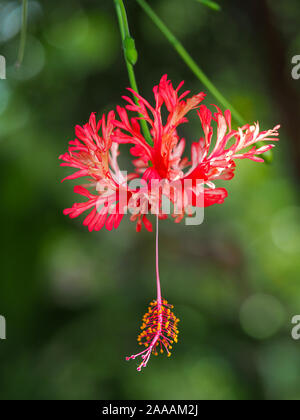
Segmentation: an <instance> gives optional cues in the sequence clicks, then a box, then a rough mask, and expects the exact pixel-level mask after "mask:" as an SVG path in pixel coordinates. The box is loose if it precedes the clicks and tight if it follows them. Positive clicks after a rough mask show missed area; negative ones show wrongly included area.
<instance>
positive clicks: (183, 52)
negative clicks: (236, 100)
mask: <svg viewBox="0 0 300 420" xmlns="http://www.w3.org/2000/svg"><path fill="white" fill-rule="evenodd" d="M136 1H137V2H138V3H139V5H140V6H141V7H142V9H143V10H144V11H145V12H146V14H147V15H148V16H149V17H150V19H151V20H152V21H153V22H154V23H155V25H156V26H157V27H158V28H159V29H160V31H161V32H162V33H163V35H164V36H165V37H166V38H167V40H168V41H169V42H170V43H171V44H172V45H173V47H174V48H175V50H176V51H177V52H178V54H179V55H180V57H181V58H182V59H183V61H184V62H185V63H186V65H187V66H188V67H189V68H190V69H191V70H192V72H193V73H194V74H195V75H196V77H197V78H198V79H199V80H200V82H202V83H203V85H204V86H206V87H207V89H208V90H209V91H210V93H211V94H212V95H213V96H214V97H215V98H216V99H217V100H218V101H219V102H220V103H221V104H222V105H223V106H224V107H225V108H229V109H230V110H231V112H232V116H233V117H234V119H235V120H236V121H237V123H238V124H240V125H244V120H243V118H242V117H241V115H240V114H239V113H238V112H237V110H236V109H235V108H234V107H233V106H232V105H231V104H230V103H229V102H228V101H227V100H226V99H225V98H224V96H223V95H222V94H221V92H220V91H219V90H218V89H217V88H216V87H215V86H214V84H213V83H212V82H211V81H210V80H209V78H208V77H207V76H206V75H205V74H204V73H203V71H202V70H201V69H200V67H199V66H198V64H197V63H196V62H195V60H194V59H193V58H192V57H191V56H190V54H189V53H188V52H187V51H186V49H185V48H184V47H183V45H182V44H181V42H180V41H179V40H178V39H177V38H176V37H175V35H174V34H173V33H172V32H171V31H170V29H169V28H168V27H167V26H166V25H165V23H164V22H163V21H162V20H161V19H160V18H159V17H158V16H157V14H156V13H155V12H154V10H153V9H152V8H151V7H150V6H149V5H148V4H147V3H146V1H145V0H136Z"/></svg>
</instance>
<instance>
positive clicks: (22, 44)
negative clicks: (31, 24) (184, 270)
mask: <svg viewBox="0 0 300 420" xmlns="http://www.w3.org/2000/svg"><path fill="white" fill-rule="evenodd" d="M27 12H28V2H27V0H23V9H22V29H21V38H20V46H19V52H18V60H17V64H16V65H17V67H20V65H21V64H22V62H23V59H24V53H25V44H26V32H27Z"/></svg>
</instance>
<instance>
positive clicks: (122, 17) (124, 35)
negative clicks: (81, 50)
mask: <svg viewBox="0 0 300 420" xmlns="http://www.w3.org/2000/svg"><path fill="white" fill-rule="evenodd" d="M114 2H115V7H116V12H117V16H118V21H119V26H120V32H121V39H122V45H123V49H124V57H125V62H126V66H127V72H128V77H129V83H130V86H131V88H132V89H133V90H134V91H135V92H136V93H139V91H138V87H137V83H136V78H135V73H134V65H133V64H132V62H130V60H129V58H128V44H126V41H127V40H132V38H131V36H130V31H129V25H128V19H127V14H126V9H125V6H124V3H123V0H114ZM132 42H133V45H132V44H130V48H134V50H135V47H134V41H133V40H132ZM135 52H136V51H135ZM134 100H135V102H136V104H137V105H138V99H137V98H134ZM140 123H141V127H142V131H143V135H144V137H145V139H146V140H147V142H148V143H149V144H150V145H151V146H152V145H153V141H152V138H151V134H150V131H149V128H148V125H147V122H146V121H145V120H144V119H141V120H140Z"/></svg>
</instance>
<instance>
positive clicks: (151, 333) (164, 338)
mask: <svg viewBox="0 0 300 420" xmlns="http://www.w3.org/2000/svg"><path fill="white" fill-rule="evenodd" d="M158 221H159V218H158V215H157V216H156V240H155V265H156V293H157V297H156V300H154V301H153V302H151V303H150V306H149V308H148V312H147V313H146V314H145V315H144V317H143V324H142V326H141V329H142V330H143V331H142V332H141V334H140V335H139V337H138V342H139V344H140V345H144V346H145V347H146V349H145V350H143V351H142V352H140V353H138V354H134V355H132V356H130V357H126V360H130V359H135V358H136V357H138V356H141V358H142V362H141V363H140V364H139V366H138V367H137V370H138V371H140V370H141V369H142V367H146V366H147V363H148V361H149V359H150V356H151V353H153V354H154V355H156V356H157V355H158V350H160V353H163V352H164V350H166V352H167V354H168V356H171V352H170V350H171V349H172V344H173V343H174V342H175V343H176V342H177V335H178V329H177V323H178V322H179V319H178V318H176V317H175V315H174V314H173V313H172V311H171V308H173V306H172V305H169V304H168V302H167V301H166V300H165V299H162V297H161V286H160V277H159V253H158V238H159V232H158V230H159V229H158V226H159V224H158Z"/></svg>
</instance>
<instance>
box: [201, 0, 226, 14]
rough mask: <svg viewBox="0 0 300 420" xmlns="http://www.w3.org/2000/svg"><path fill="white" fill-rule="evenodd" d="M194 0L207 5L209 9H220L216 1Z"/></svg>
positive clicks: (218, 10)
mask: <svg viewBox="0 0 300 420" xmlns="http://www.w3.org/2000/svg"><path fill="white" fill-rule="evenodd" d="M196 1H197V2H198V3H201V4H203V5H204V6H207V7H209V8H211V9H213V10H216V11H217V12H220V11H221V6H220V5H219V4H218V3H216V2H214V1H211V0H196Z"/></svg>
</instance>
